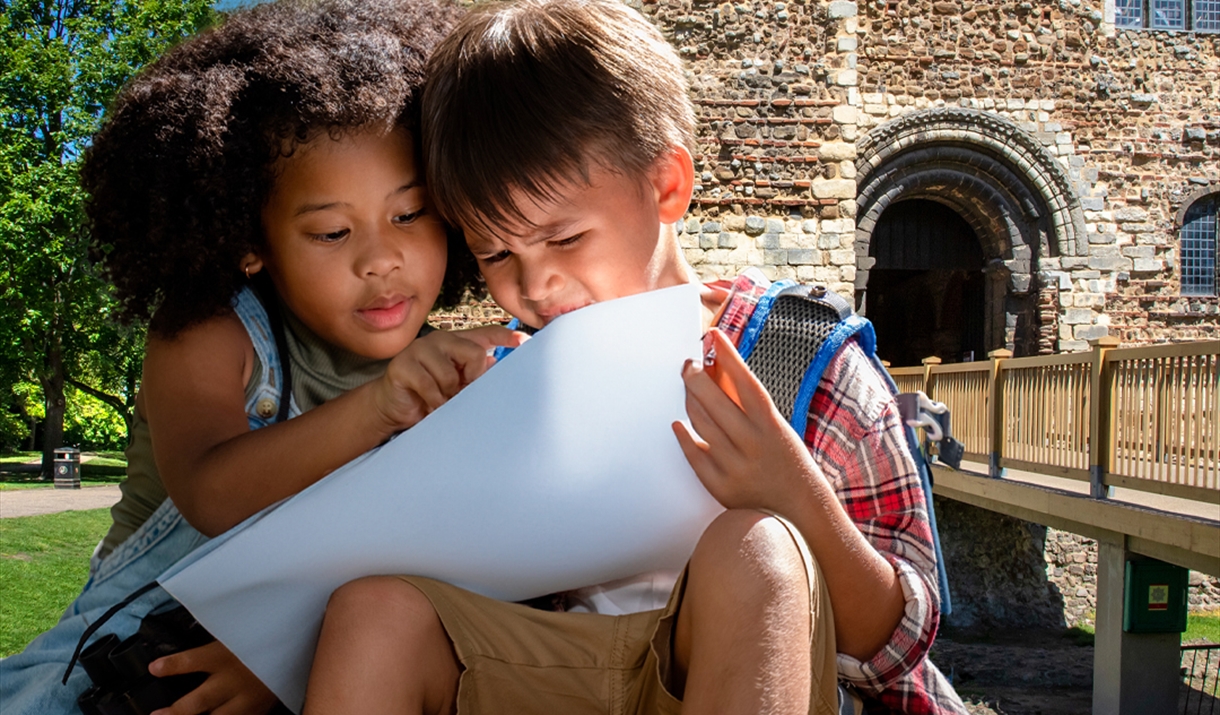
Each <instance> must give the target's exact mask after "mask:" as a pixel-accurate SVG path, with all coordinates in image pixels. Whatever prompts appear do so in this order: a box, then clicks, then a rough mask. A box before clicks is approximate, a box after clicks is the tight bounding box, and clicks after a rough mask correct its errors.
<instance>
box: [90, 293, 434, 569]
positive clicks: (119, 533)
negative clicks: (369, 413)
mask: <svg viewBox="0 0 1220 715" xmlns="http://www.w3.org/2000/svg"><path fill="white" fill-rule="evenodd" d="M280 314H281V315H283V316H284V338H285V341H286V342H287V344H288V361H289V366H290V370H291V371H292V398H293V400H294V401H295V402H296V405H297V408H298V409H299V410H300V411H301V412H305V411H307V410H311V409H313V408H314V407H317V406H318V405H320V404H322V403H323V402H326V401H327V400H331V399H334V398H335V397H338V396H339V395H341V394H343V393H344V392H347V391H348V390H351V389H354V388H356V387H359V386H361V385H363V384H364V383H366V382H368V381H369V380H372V379H373V378H375V377H378V376H379V375H381V373H383V372H385V367H386V365H387V364H388V363H389V360H370V359H368V358H365V357H361V356H359V355H356V354H354V353H350V352H348V351H346V350H343V349H342V348H339V347H335V346H334V345H330V344H328V343H326V342H325V341H323V340H322V339H321V338H319V337H318V336H317V335H315V334H314V333H313V331H311V330H310V329H309V328H307V327H305V324H304V323H302V322H301V321H300V320H298V319H297V317H296V316H295V315H292V314H291V313H290V312H288V310H287V308H284V307H283V305H282V304H281V306H280ZM428 330H430V329H429V328H426V327H425V330H424V331H421V335H422V334H423V333H424V332H427V331H428ZM262 379H263V365H262V363H261V361H260V360H259V359H258V355H257V354H256V355H255V356H254V369H253V370H252V371H251V372H250V381H249V382H247V383H246V398H247V400H248V399H249V398H250V396H251V395H253V394H254V390H255V388H256V387H257V386H258V385H259V384H260V383H261V382H262ZM125 454H126V455H127V478H126V479H125V480H124V481H123V483H122V484H120V485H119V490H120V491H121V492H122V497H120V498H119V501H118V503H117V504H115V505H114V506H113V507H111V509H110V517H111V519H112V523H111V525H110V531H108V532H107V533H106V537H105V538H104V539H102V543H101V547H100V549H99V551H98V556H100V557H101V558H105V557H106V556H107V555H108V554H109V553H110V552H111V551H113V550H114V549H115V547H117V546H118V545H119V544H121V543H123V541H125V540H126V539H127V537H129V536H131V535H132V534H133V533H135V531H136V530H137V529H139V528H140V527H141V526H142V525H143V524H144V522H145V521H147V520H148V517H150V516H152V513H153V512H154V511H156V509H157V507H159V506H161V502H163V501H165V498H166V496H167V494H166V493H165V486H164V485H163V484H162V483H161V475H160V473H159V472H158V471H157V465H156V462H155V460H154V459H153V449H152V435H151V433H150V432H149V429H148V422H146V421H145V420H144V416H143V415H142V414H140V410H139V409H138V408H137V409H136V414H135V419H133V420H132V427H131V444H130V445H128V447H127V450H126V452H125Z"/></svg>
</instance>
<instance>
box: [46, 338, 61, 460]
mask: <svg viewBox="0 0 1220 715" xmlns="http://www.w3.org/2000/svg"><path fill="white" fill-rule="evenodd" d="M42 394H43V398H44V399H45V400H46V408H47V417H46V419H45V420H44V421H43V424H42V476H43V478H44V479H50V478H51V477H53V476H54V474H55V471H54V470H55V464H54V460H55V450H57V449H59V448H60V447H61V446H62V445H63V441H64V407H65V401H64V361H63V347H62V346H61V344H60V342H59V336H58V335H53V336H52V337H51V348H50V351H49V352H48V354H47V373H46V375H45V377H44V378H43V379H42Z"/></svg>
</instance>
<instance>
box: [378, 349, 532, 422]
mask: <svg viewBox="0 0 1220 715" xmlns="http://www.w3.org/2000/svg"><path fill="white" fill-rule="evenodd" d="M527 339H528V336H527V335H525V334H524V333H518V332H514V331H512V330H509V329H508V328H505V327H502V326H499V325H490V326H486V327H482V328H474V329H471V330H462V331H457V332H446V331H443V330H437V331H435V332H432V333H429V334H428V335H425V336H424V337H422V338H419V339H417V340H414V341H412V343H411V344H410V345H408V346H407V348H406V349H405V350H403V351H402V352H401V353H399V354H398V355H396V356H395V357H394V359H393V360H391V361H390V364H389V367H387V368H386V372H385V375H384V376H383V377H382V378H381V380H380V382H379V383H378V385H377V390H376V392H375V393H374V399H375V401H376V405H377V410H378V413H379V414H380V415H381V417H382V419H384V420H385V422H386V424H388V425H389V426H390V428H391V430H392V431H394V432H399V431H401V430H404V429H407V428H408V427H411V426H413V425H415V424H416V423H417V422H419V421H420V420H422V419H423V418H424V417H427V416H428V414H429V413H430V412H432V411H433V410H435V409H436V408H438V407H440V406H441V405H443V404H445V403H446V402H448V401H449V400H450V398H452V397H453V396H454V395H456V394H457V393H458V392H459V391H460V390H461V389H462V388H463V387H465V386H467V385H469V384H470V383H472V382H474V380H475V378H477V377H478V376H480V375H482V374H483V373H484V372H486V371H487V368H489V367H491V365H492V364H494V363H495V358H493V357H491V355H490V354H489V351H490V350H491V349H493V348H495V347H497V346H505V347H513V348H515V347H518V346H520V345H521V344H522V343H523V342H525V341H526V340H527Z"/></svg>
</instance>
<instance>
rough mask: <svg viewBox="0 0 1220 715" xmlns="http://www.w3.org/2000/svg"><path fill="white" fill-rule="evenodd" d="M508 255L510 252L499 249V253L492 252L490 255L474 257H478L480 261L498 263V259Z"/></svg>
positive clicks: (500, 259)
mask: <svg viewBox="0 0 1220 715" xmlns="http://www.w3.org/2000/svg"><path fill="white" fill-rule="evenodd" d="M510 255H511V254H510V253H509V252H508V251H500V252H499V253H493V254H491V255H490V256H476V258H478V260H479V262H480V263H499V262H500V261H503V260H504V259H506V258H508V257H509V256H510Z"/></svg>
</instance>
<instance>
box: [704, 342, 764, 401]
mask: <svg viewBox="0 0 1220 715" xmlns="http://www.w3.org/2000/svg"><path fill="white" fill-rule="evenodd" d="M711 332H712V345H713V346H714V347H715V349H716V366H715V367H716V373H717V375H718V377H719V378H720V380H719V382H721V383H722V384H723V383H728V384H729V385H732V388H733V389H734V390H735V391H736V393H737V394H738V395H739V396H740V399H741V407H742V409H744V410H746V411H747V412H750V411H753V410H755V409H759V408H763V407H769V403H770V401H771V398H770V397H769V396H768V394H767V388H765V387H763V385H762V383H761V382H759V381H758V378H757V377H756V376H755V375H754V373H753V372H751V371H750V367H749V366H748V365H746V361H745V360H743V359H742V358H741V354H740V353H738V352H737V348H736V347H734V345H733V343H732V342H730V341H729V337H728V336H727V335H725V334H724V331H722V330H720V329H719V328H712V331H711Z"/></svg>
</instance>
